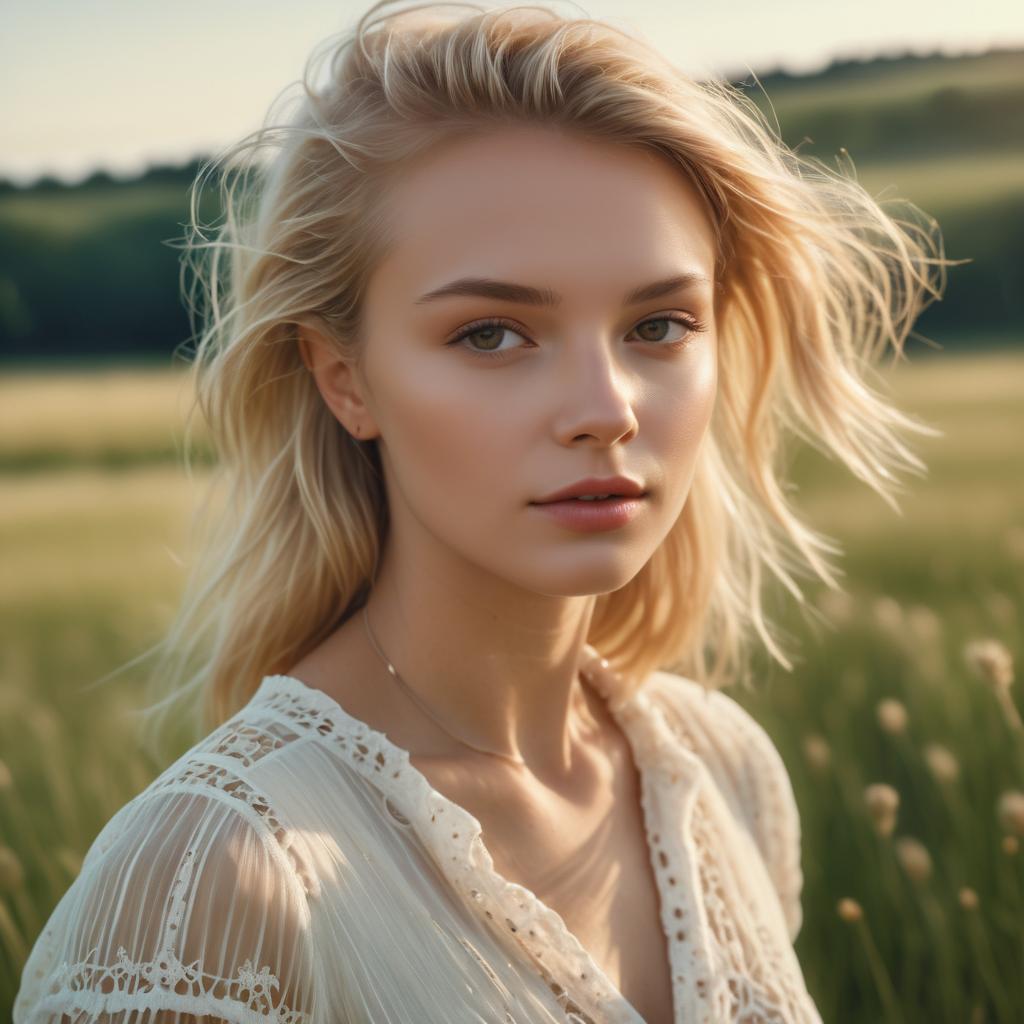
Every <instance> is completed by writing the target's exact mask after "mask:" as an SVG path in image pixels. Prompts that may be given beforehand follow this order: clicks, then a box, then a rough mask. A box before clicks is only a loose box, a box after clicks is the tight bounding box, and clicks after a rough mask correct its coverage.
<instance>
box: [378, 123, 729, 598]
mask: <svg viewBox="0 0 1024 1024" xmlns="http://www.w3.org/2000/svg"><path fill="white" fill-rule="evenodd" d="M388 211H389V212H388V216H389V218H390V219H391V222H392V228H393V235H394V237H395V239H396V241H395V244H394V245H393V247H392V248H391V249H390V250H389V253H388V255H387V257H386V259H385V260H384V261H383V262H382V263H381V264H380V265H379V267H378V268H377V269H376V270H375V272H374V275H373V277H372V278H371V280H370V283H369V286H368V289H367V292H366V295H365V303H366V304H365V317H364V324H365V328H366V335H365V339H364V340H365V344H366V348H365V350H364V362H363V366H362V372H363V374H364V380H365V383H366V388H367V390H366V392H365V398H366V404H367V408H368V411H369V413H370V414H371V416H372V420H373V425H374V426H375V427H376V430H377V431H379V435H380V436H379V443H380V446H381V456H382V458H383V461H384V468H385V479H386V483H387V487H388V497H389V502H390V504H391V513H392V523H393V529H394V528H403V524H404V526H407V527H408V528H409V529H410V531H411V533H412V534H414V535H415V537H416V538H417V541H416V542H419V543H428V544H433V545H440V546H442V548H443V549H444V550H445V551H446V552H448V553H450V554H452V555H454V556H455V557H457V558H459V559H461V560H462V561H463V562H465V563H467V564H470V565H472V566H474V567H477V568H479V569H482V570H484V571H487V572H489V573H491V574H493V575H496V576H498V577H500V578H502V579H503V580H505V581H507V582H509V583H512V584H515V585H517V586H519V587H522V588H523V589H525V590H528V591H532V592H535V593H545V594H549V595H580V594H598V593H605V592H608V591H611V590H615V589H617V588H619V587H621V586H623V585H624V584H625V583H627V582H628V581H629V580H630V579H631V578H632V577H633V576H635V575H636V573H637V572H638V571H639V570H640V569H641V568H642V567H643V565H644V564H645V563H646V562H647V561H648V559H649V558H650V557H651V555H652V554H653V553H654V552H655V550H656V549H657V548H658V546H659V545H660V544H661V542H662V540H663V539H664V537H665V536H666V534H667V533H668V531H669V530H670V529H671V528H672V526H673V524H674V523H675V522H676V520H677V519H678V517H679V514H680V511H681V510H682V508H683V506H684V504H685V502H686V497H687V494H688V492H689V489H690V485H691V481H692V478H693V473H694V468H695V464H696V461H697V456H698V452H699V450H700V446H701V442H702V439H703V438H704V435H705V432H706V429H707V427H708V424H709V421H710V419H711V413H712V408H713V405H714V399H715V392H716V387H717V383H716V380H717V378H716V373H717V359H716V336H715V322H714V282H713V273H714V263H715V248H714V236H713V232H712V227H711V224H710V223H709V221H708V219H707V216H706V214H705V213H704V210H703V208H702V206H701V204H700V201H699V199H698V197H697V193H696V191H695V189H694V187H693V186H692V185H690V184H689V183H688V182H687V181H686V180H685V178H684V177H683V175H682V174H681V173H680V172H678V171H675V170H673V169H672V168H671V166H670V165H669V164H668V163H667V162H664V161H663V160H662V159H661V158H658V157H656V156H654V155H653V154H645V153H640V152H638V151H634V150H629V149H626V148H624V147H621V146H616V145H614V144H605V143H600V142H591V141H587V140H581V139H578V138H575V137H570V136H567V135H563V134H561V133H558V132H556V131H554V130H549V129H543V128H529V127H525V128H508V129H501V130H499V131H497V132H495V133H494V134H483V135H480V136H477V137H474V138H472V139H460V140H457V141H454V142H448V143H446V144H444V145H442V146H440V147H438V148H437V149H435V150H433V151H431V152H430V153H428V154H427V155H426V156H425V157H422V158H420V159H419V160H418V161H416V162H415V163H414V164H413V165H412V166H410V168H408V170H407V172H406V173H404V174H403V175H402V177H401V179H400V181H399V183H398V184H397V185H396V186H395V187H394V189H393V191H392V192H391V193H389V200H388ZM675 277H682V278H686V282H685V283H684V284H682V285H681V286H679V287H676V288H673V289H672V290H670V291H665V292H664V293H663V294H659V295H657V296H656V297H653V298H651V297H648V298H643V299H640V300H639V301H627V297H628V296H629V295H630V293H632V292H634V291H636V290H637V289H641V288H644V287H647V286H650V285H654V284H655V283H657V282H664V281H665V280H666V279H668V278H675ZM484 278H487V279H491V280H492V281H498V282H505V283H508V284H512V285H516V286H519V287H520V288H521V289H530V290H531V292H534V291H535V292H537V293H543V295H546V296H547V297H548V301H545V302H534V301H526V300H525V298H524V297H523V296H519V297H516V296H513V295H511V294H509V295H503V294H501V293H500V292H499V290H498V289H497V286H494V287H492V289H491V294H489V295H488V294H459V293H458V291H457V290H455V289H452V290H450V291H449V292H448V293H447V294H443V295H440V296H438V297H435V298H430V297H429V296H430V293H432V292H436V291H438V290H439V289H441V290H444V289H447V288H448V286H451V285H452V284H453V283H454V282H458V281H460V280H461V279H475V280H476V281H479V280H480V279H484ZM467 291H468V289H467ZM492 320H493V321H495V322H494V323H490V324H489V323H487V322H486V321H492ZM481 321H484V322H483V323H481ZM698 324H701V325H703V329H701V330H698V329H696V325H698ZM460 335H461V336H462V337H461V340H456V339H458V338H459V336H460ZM489 353H493V354H489ZM371 433H372V431H371ZM362 436H363V437H366V436H367V432H366V431H365V430H364V431H363V434H362ZM617 474H621V475H625V476H628V477H632V478H633V479H634V480H636V481H638V482H639V483H640V484H641V485H642V487H643V488H644V490H645V491H646V492H647V493H646V496H645V497H643V498H642V499H641V500H640V502H639V507H638V509H636V511H635V514H634V515H633V516H632V517H631V518H630V519H629V521H628V522H626V523H625V524H624V525H620V526H618V527H617V528H614V529H601V530H598V531H594V532H580V531H577V530H574V529H570V528H568V527H567V526H566V525H564V524H563V523H562V522H560V521H559V520H558V519H557V518H556V517H554V516H552V515H551V514H549V513H548V512H546V511H544V510H543V509H541V508H538V507H537V506H536V505H534V504H531V502H535V501H537V500H538V499H540V498H542V497H544V496H545V495H548V494H550V493H551V492H553V491H556V490H559V489H560V488H562V487H565V486H566V485H569V484H573V483H575V482H576V481H579V480H581V479H583V478H585V477H607V476H614V475H617ZM409 539H410V538H409V535H408V534H407V535H406V537H405V538H404V540H405V541H406V542H408V541H409Z"/></svg>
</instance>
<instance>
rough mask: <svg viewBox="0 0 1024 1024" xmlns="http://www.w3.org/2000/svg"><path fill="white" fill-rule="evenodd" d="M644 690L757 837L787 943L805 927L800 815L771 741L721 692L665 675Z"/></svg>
mask: <svg viewBox="0 0 1024 1024" xmlns="http://www.w3.org/2000/svg"><path fill="white" fill-rule="evenodd" d="M645 689H646V692H648V693H649V695H650V697H651V699H652V700H653V701H654V702H655V703H656V704H657V705H658V706H659V707H660V708H661V709H662V711H663V713H664V714H665V718H666V721H667V722H668V724H669V726H670V727H671V728H672V730H673V731H674V732H675V733H676V734H677V735H678V736H679V738H680V740H681V741H682V742H684V743H686V744H687V746H688V748H689V749H691V750H692V751H693V752H694V753H695V754H697V755H698V756H699V757H700V758H701V761H702V763H703V764H704V766H705V768H706V769H707V771H708V773H709V775H710V776H711V777H712V779H713V780H714V782H715V784H716V785H717V786H718V788H719V790H720V791H721V793H722V795H723V797H724V798H725V799H726V801H727V802H728V803H729V805H730V806H731V807H732V809H733V811H734V813H735V815H736V816H737V818H738V819H739V820H740V821H741V822H742V824H743V825H744V826H745V827H746V828H747V830H748V831H749V832H750V834H751V835H752V836H753V838H754V839H755V841H756V843H757V846H758V849H759V850H760V852H761V856H762V859H763V860H764V862H765V866H766V867H767V869H768V872H769V875H770V876H771V878H772V881H773V882H774V884H775V887H776V889H777V890H778V893H779V896H780V899H781V900H782V904H783V909H784V911H785V915H786V920H787V924H788V927H789V932H790V938H791V939H793V938H795V937H796V935H797V933H798V932H799V930H800V926H801V923H802V911H801V904H800V895H801V892H802V889H803V873H802V868H801V827H800V813H799V809H798V806H797V802H796V796H795V794H794V791H793V785H792V782H791V779H790V776H789V772H788V770H787V768H786V764H785V762H784V760H783V758H782V755H781V754H780V753H779V750H778V747H777V746H776V745H775V742H774V741H773V740H772V738H771V736H770V735H769V734H768V732H767V730H766V729H765V728H764V726H762V725H761V723H760V722H758V721H757V719H756V718H754V716H753V715H752V714H751V713H750V712H749V711H747V710H746V709H745V708H744V707H743V706H742V705H741V704H740V703H739V702H738V701H736V700H735V699H734V698H732V697H730V696H729V695H728V694H726V693H724V692H723V691H721V690H713V689H709V688H707V687H704V686H702V685H701V684H700V683H698V682H696V681H694V680H692V679H688V678H687V677H685V676H681V675H677V674H675V673H673V672H666V671H658V672H655V673H653V675H652V677H651V678H650V679H649V680H648V681H647V683H645Z"/></svg>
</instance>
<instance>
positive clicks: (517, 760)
mask: <svg viewBox="0 0 1024 1024" xmlns="http://www.w3.org/2000/svg"><path fill="white" fill-rule="evenodd" d="M363 623H364V624H365V625H366V632H367V634H368V636H369V637H370V643H371V644H373V649H374V650H375V651H376V652H377V654H378V655H380V658H381V660H382V661H383V662H384V664H385V665H386V666H387V669H388V671H389V672H390V673H391V675H392V676H393V677H394V678H395V680H397V681H398V683H400V684H401V686H402V688H403V689H404V690H405V692H406V693H407V694H408V695H409V696H410V697H411V698H412V699H413V701H414V702H415V703H416V705H417V707H419V709H420V710H421V711H422V712H423V713H424V714H425V715H428V716H429V717H430V718H431V719H433V721H434V722H435V723H436V724H437V725H438V726H439V727H440V728H441V729H442V730H443V731H444V732H446V733H447V734H448V735H449V736H451V738H452V739H453V740H455V741H456V742H457V743H461V744H462V745H463V746H466V747H471V748H472V749H473V750H476V751H478V752H479V753H481V754H489V755H490V756H491V757H500V758H502V759H503V760H505V761H511V762H512V763H513V764H516V765H525V764H526V761H525V760H523V758H522V757H520V756H519V755H518V754H505V753H502V752H501V751H499V750H485V749H484V748H483V747H478V746H477V745H476V744H475V743H470V742H468V741H467V740H464V739H460V738H459V737H458V736H456V735H455V733H453V732H451V730H449V729H448V728H446V727H445V725H444V723H443V722H441V721H440V719H439V718H438V717H437V716H436V715H435V714H434V712H433V711H431V710H430V708H428V707H427V706H426V705H425V704H424V703H423V701H422V700H420V698H419V696H418V695H417V693H416V691H415V690H414V689H413V688H412V687H411V686H410V685H409V684H408V683H407V682H406V681H405V680H404V679H403V678H402V677H401V676H400V675H399V674H398V670H397V669H396V668H395V666H394V665H392V664H391V662H390V661H388V659H387V657H386V656H385V654H384V652H383V651H382V650H381V649H380V645H379V644H378V643H377V638H376V637H375V636H374V635H373V630H372V629H371V628H370V617H369V615H368V613H367V610H366V605H365V604H364V605H363ZM582 671H583V672H584V673H586V671H587V670H586V669H584V670H582Z"/></svg>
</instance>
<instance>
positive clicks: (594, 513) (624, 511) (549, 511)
mask: <svg viewBox="0 0 1024 1024" xmlns="http://www.w3.org/2000/svg"><path fill="white" fill-rule="evenodd" d="M646 500H647V497H646V495H641V496H638V497H630V498H625V497H615V498H606V499H604V500H598V501H581V500H580V499H578V498H570V499H567V500H565V501H549V502H544V503H543V504H533V505H531V506H530V507H531V508H535V509H537V510H538V511H539V512H542V513H544V514H545V515H548V516H551V518H552V519H554V521H555V522H556V523H558V524H559V525H560V526H564V527H566V528H567V529H570V530H576V531H578V532H580V533H599V532H603V531H605V530H615V529H618V528H619V527H622V526H625V525H626V524H627V523H629V522H631V521H632V520H633V519H635V518H636V517H637V516H638V515H639V514H640V513H641V512H642V511H643V507H644V502H645V501H646Z"/></svg>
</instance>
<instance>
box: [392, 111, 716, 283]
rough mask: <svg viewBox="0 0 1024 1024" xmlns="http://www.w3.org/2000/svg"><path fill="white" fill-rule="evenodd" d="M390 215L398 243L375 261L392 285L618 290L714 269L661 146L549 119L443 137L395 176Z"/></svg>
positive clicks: (682, 180)
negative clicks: (665, 274)
mask: <svg viewBox="0 0 1024 1024" xmlns="http://www.w3.org/2000/svg"><path fill="white" fill-rule="evenodd" d="M387 220H388V221H389V235H390V238H391V243H390V245H389V252H388V256H387V257H386V258H385V260H384V261H383V263H382V265H381V267H380V268H379V272H380V274H381V275H382V276H383V277H385V278H386V279H387V281H388V285H389V287H403V286H407V287H408V288H409V289H412V288H416V289H419V291H424V290H426V289H427V288H429V287H430V285H431V284H432V283H433V284H440V283H442V280H447V279H448V278H449V277H451V276H457V275H476V276H480V275H481V274H493V275H494V276H508V275H510V274H514V275H515V277H516V279H522V278H523V275H524V274H526V273H529V275H530V277H531V278H534V277H536V278H537V279H538V281H539V283H544V284H547V283H553V282H554V281H555V280H558V281H561V282H563V283H564V284H565V286H566V287H567V288H571V282H572V281H574V280H579V281H587V282H590V284H591V285H592V286H593V287H598V288H599V287H600V286H601V284H602V282H606V283H607V284H608V285H609V286H614V288H615V289H616V294H618V293H619V292H620V291H621V290H622V286H623V282H624V281H627V282H632V283H637V284H639V283H641V280H640V279H641V278H644V277H645V275H647V276H649V275H650V274H651V273H653V274H654V276H657V273H658V272H660V271H664V270H666V269H668V270H670V271H671V270H680V269H682V270H689V271H693V272H702V273H704V274H705V275H706V276H707V277H709V278H711V277H713V273H714V266H715V255H716V252H715V235H714V228H713V225H712V223H711V221H710V218H709V216H708V214H707V212H706V209H705V206H704V203H703V201H702V199H701V197H700V195H699V193H698V192H697V190H696V187H695V186H694V185H693V184H692V183H691V182H690V181H689V180H688V179H687V177H686V176H685V174H684V173H683V172H682V171H681V170H680V169H679V168H676V167H673V166H672V165H671V164H670V163H669V161H668V160H667V159H666V158H664V157H662V156H660V155H658V154H656V153H653V152H646V151H641V150H638V149H635V148H630V147H626V146H622V145H617V144H615V143H609V142H603V141H594V140H590V139H583V138H580V137H578V136H572V135H569V134H566V133H563V132H560V131H558V130H557V129H553V128H546V127H521V128H520V127H515V128H501V129H495V130H494V131H490V132H487V133H484V134H481V135H478V136H474V137H472V138H468V139H467V138H459V139H454V140H448V141H446V142H443V143H441V144H439V145H438V146H436V147H434V148H433V149H431V150H430V151H428V152H427V153H425V154H422V155H421V156H420V157H418V158H417V159H416V160H414V161H412V162H411V163H410V164H409V165H408V166H407V167H406V168H404V169H403V171H402V173H401V174H400V175H398V176H397V178H395V179H394V180H393V181H392V183H391V185H390V187H389V191H388V197H387ZM541 278H543V280H540V279H541ZM634 279H636V280H634ZM419 291H418V292H417V294H419ZM393 294H394V293H393V292H392V295H393Z"/></svg>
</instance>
